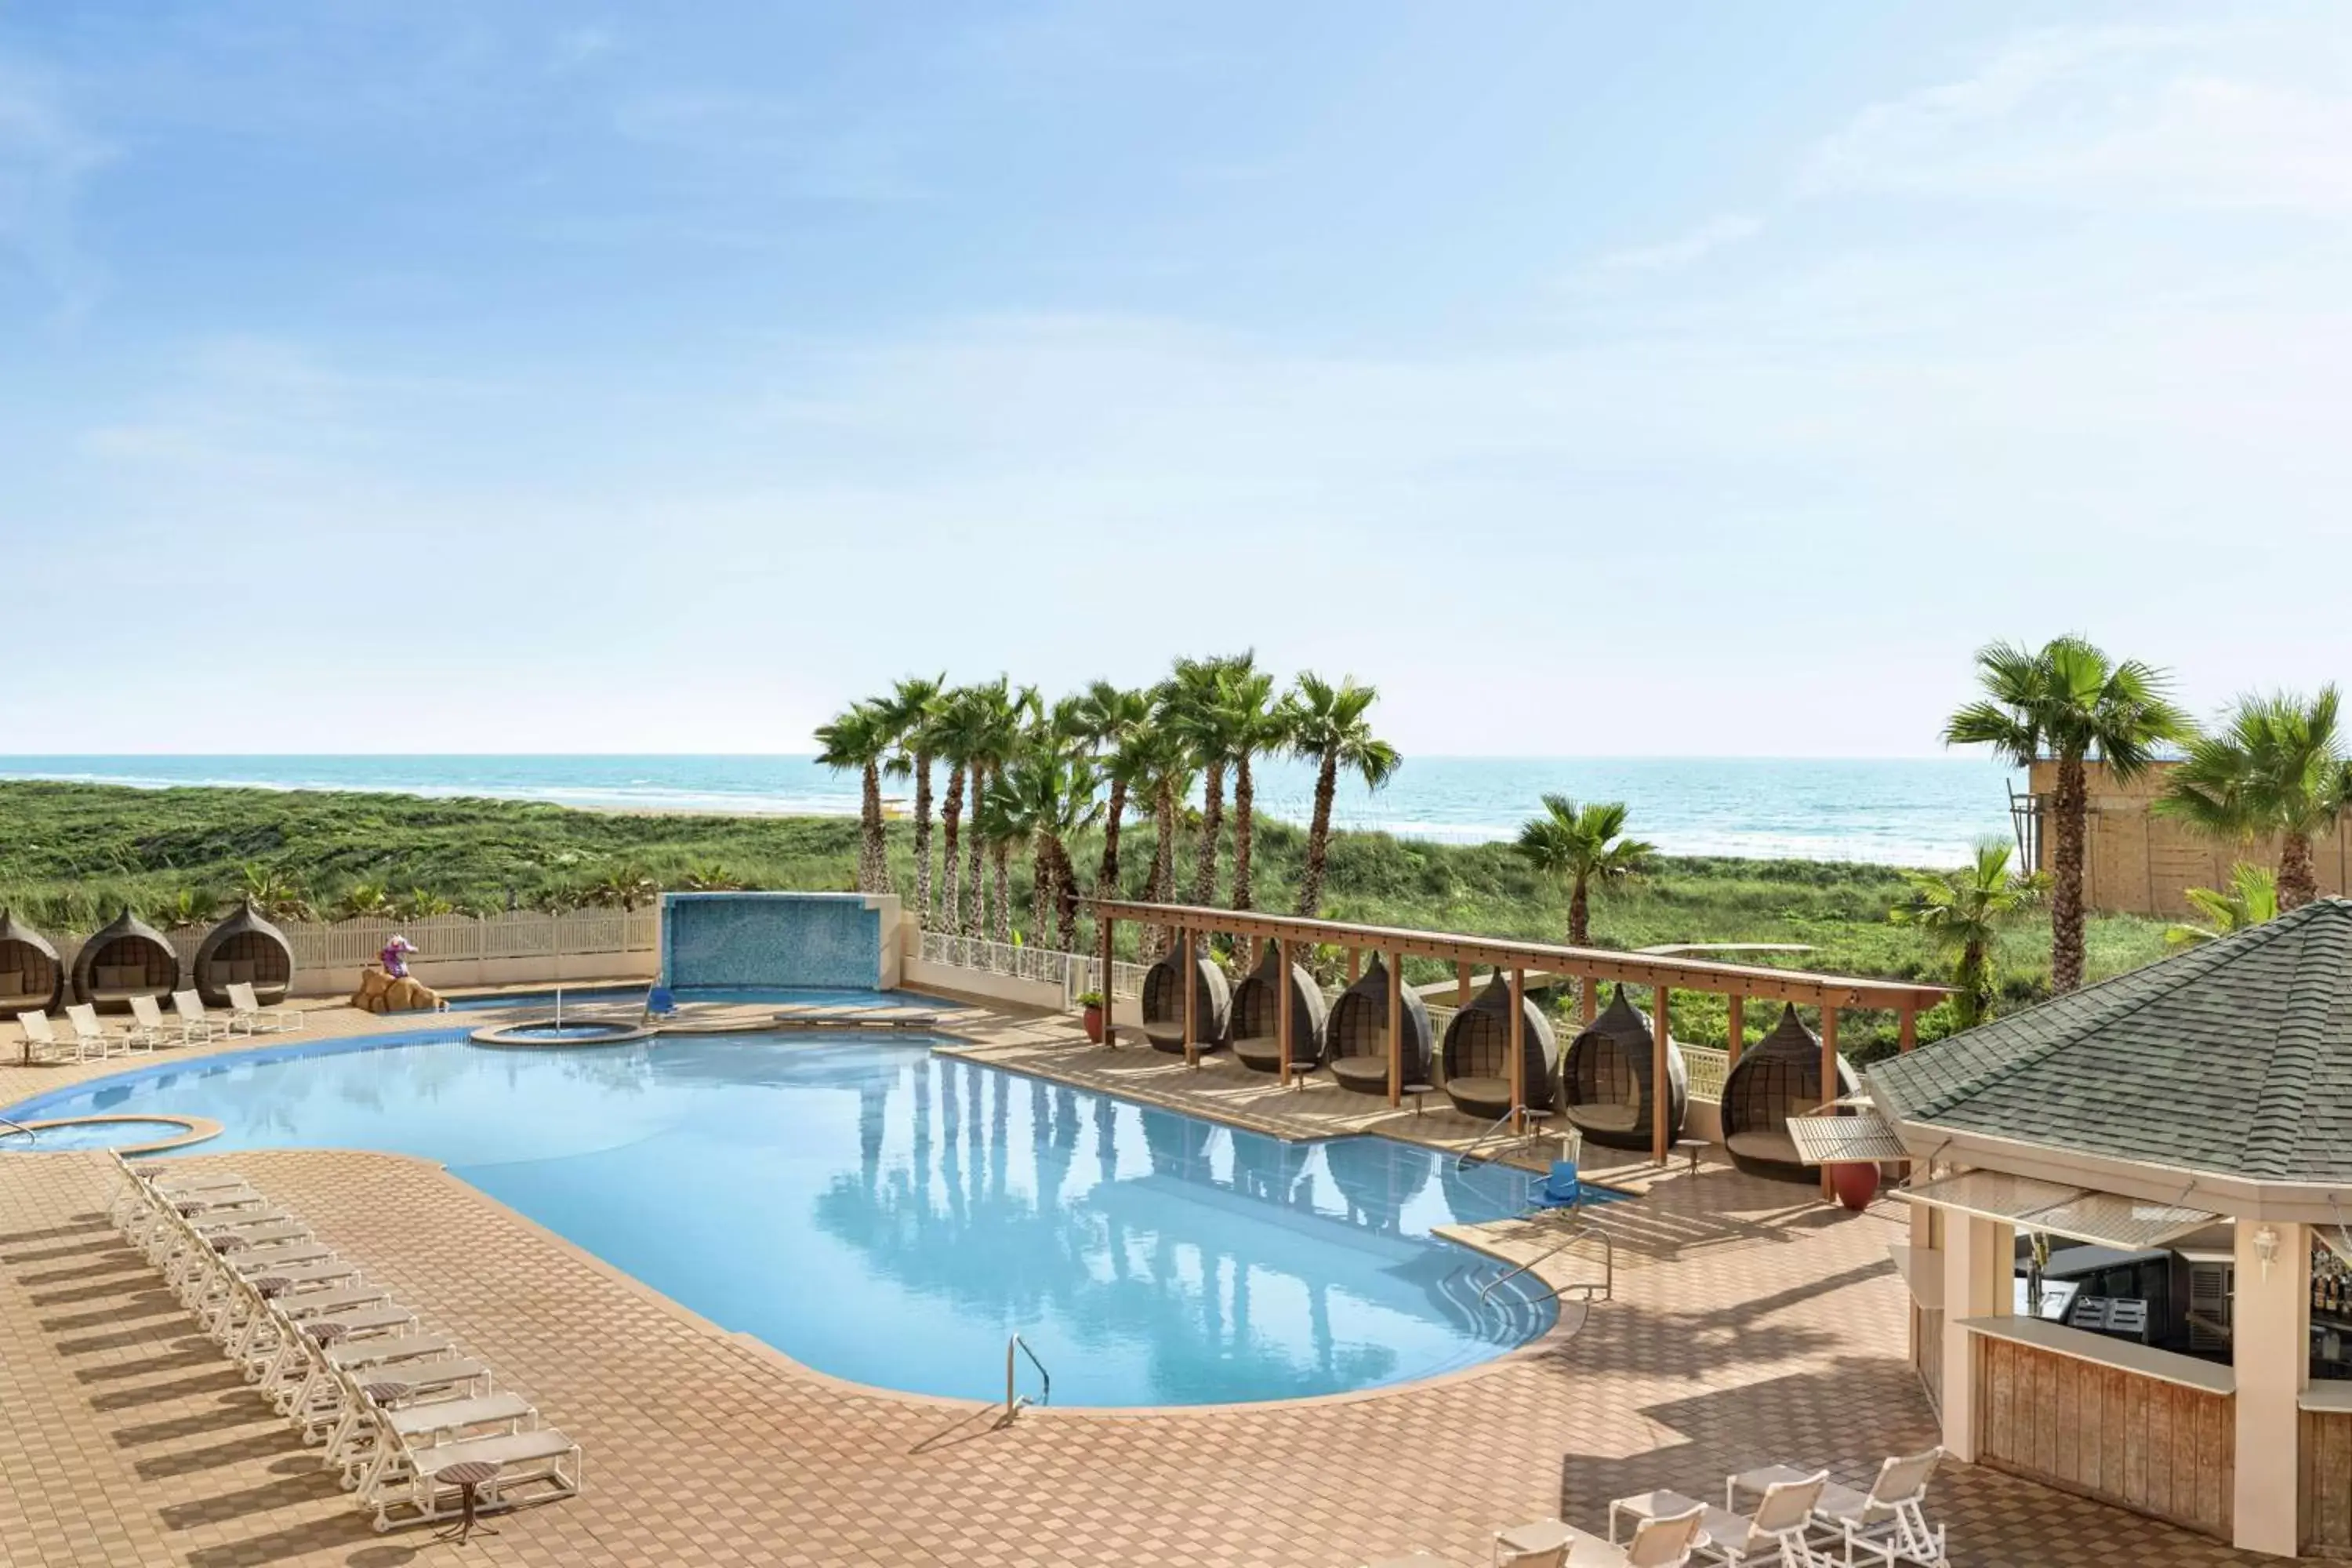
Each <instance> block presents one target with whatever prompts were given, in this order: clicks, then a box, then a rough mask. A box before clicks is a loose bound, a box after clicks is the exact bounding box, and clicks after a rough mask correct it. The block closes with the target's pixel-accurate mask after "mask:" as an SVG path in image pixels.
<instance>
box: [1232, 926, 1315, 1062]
mask: <svg viewBox="0 0 2352 1568" xmlns="http://www.w3.org/2000/svg"><path fill="white" fill-rule="evenodd" d="M1259 946H1260V948H1261V950H1262V951H1261V952H1259V954H1258V961H1257V967H1256V968H1255V969H1254V970H1252V971H1250V973H1248V974H1247V975H1246V976H1245V977H1244V979H1243V981H1242V983H1241V984H1239V985H1236V986H1234V1011H1233V1024H1232V1031H1233V1040H1234V1060H1235V1061H1237V1062H1239V1063H1241V1064H1242V1065H1243V1066H1244V1067H1245V1068H1255V1069H1256V1070H1257V1071H1259V1072H1280V1071H1281V1070H1282V1068H1283V1064H1284V1063H1286V1062H1287V1063H1288V1064H1289V1066H1290V1070H1291V1071H1293V1072H1306V1071H1309V1070H1311V1069H1313V1068H1316V1067H1318V1066H1320V1065H1321V1063H1322V1061H1323V1040H1324V1022H1325V1018H1324V1002H1323V988H1322V987H1321V986H1319V985H1318V984H1315V976H1314V975H1313V974H1312V973H1309V972H1308V971H1307V967H1306V966H1305V965H1304V964H1298V963H1285V962H1284V961H1283V960H1284V957H1285V952H1284V948H1283V945H1282V943H1280V942H1262V943H1260V944H1259ZM1285 985H1287V987H1288V989H1289V992H1290V994H1289V995H1288V996H1285V995H1284V994H1282V992H1283V988H1284V986H1285Z"/></svg>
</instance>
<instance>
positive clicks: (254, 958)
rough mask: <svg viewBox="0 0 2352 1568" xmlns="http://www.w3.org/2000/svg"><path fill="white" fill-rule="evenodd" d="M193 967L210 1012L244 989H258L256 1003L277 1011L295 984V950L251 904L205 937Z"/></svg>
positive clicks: (200, 943)
mask: <svg viewBox="0 0 2352 1568" xmlns="http://www.w3.org/2000/svg"><path fill="white" fill-rule="evenodd" d="M188 967H189V969H190V970H191V971H192V972H193V973H192V976H191V978H193V979H194V982H195V985H196V992H197V994H199V995H201V996H203V997H204V999H205V1006H207V1007H226V1006H227V1005H228V988H229V987H230V986H232V985H236V984H248V985H251V986H252V987H253V994H254V997H255V999H256V1000H257V1001H259V1002H262V1003H264V1004H267V1005H276V1004H278V1003H280V1002H283V1001H285V1000H286V993H287V992H288V990H289V989H290V988H291V987H292V985H293V984H294V947H293V944H292V943H290V942H288V941H287V940H286V933H285V932H284V931H279V930H278V928H277V927H276V926H274V925H271V924H270V923H269V922H268V921H266V920H263V919H262V918H261V914H260V911H259V910H256V909H255V908H254V907H253V905H252V903H251V901H250V900H248V901H247V902H245V903H242V904H239V905H238V906H237V910H236V913H235V914H233V915H231V916H229V917H228V919H226V920H225V921H221V923H220V924H218V925H216V926H215V927H213V929H212V930H211V931H206V932H205V940H204V941H203V942H198V943H197V944H196V956H195V960H194V963H190V964H189V965H188Z"/></svg>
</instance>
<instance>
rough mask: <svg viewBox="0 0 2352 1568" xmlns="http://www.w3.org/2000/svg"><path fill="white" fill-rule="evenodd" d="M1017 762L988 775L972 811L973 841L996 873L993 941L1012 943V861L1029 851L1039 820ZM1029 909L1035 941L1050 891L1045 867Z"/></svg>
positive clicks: (1040, 871)
mask: <svg viewBox="0 0 2352 1568" xmlns="http://www.w3.org/2000/svg"><path fill="white" fill-rule="evenodd" d="M1020 765H1021V764H1020V763H1019V762H1018V761H1016V762H1013V763H1010V764H1008V765H1007V766H1005V767H1002V768H999V769H998V770H997V771H996V772H995V773H992V774H990V775H989V780H988V784H987V785H986V787H985V788H984V789H982V792H981V796H980V804H979V805H978V806H976V807H975V808H974V809H973V811H972V816H971V826H972V842H973V843H974V844H976V845H982V846H984V847H986V850H987V854H988V858H989V860H990V862H991V863H992V865H993V866H994V868H995V871H996V931H995V932H994V933H993V940H995V941H997V942H1011V941H1012V940H1013V909H1012V903H1013V900H1012V869H1011V867H1012V860H1013V852H1014V851H1015V850H1020V849H1026V848H1028V847H1030V845H1031V844H1032V843H1033V842H1034V839H1035V836H1036V830H1037V824H1036V817H1035V816H1034V812H1033V811H1032V809H1031V807H1030V804H1029V802H1028V800H1027V799H1026V798H1024V795H1023V793H1022V791H1021V789H1020V787H1019V785H1018V782H1017V779H1016V773H1017V770H1018V769H1019V767H1020ZM1033 884H1034V886H1033V891H1032V895H1031V898H1030V907H1029V936H1030V938H1031V939H1032V940H1033V941H1034V939H1035V937H1036V934H1037V931H1038V929H1039V928H1040V927H1041V926H1043V925H1044V924H1045V897H1046V893H1047V888H1046V885H1045V876H1044V873H1043V870H1042V868H1040V869H1039V870H1038V872H1037V874H1036V875H1035V876H1034V878H1033Z"/></svg>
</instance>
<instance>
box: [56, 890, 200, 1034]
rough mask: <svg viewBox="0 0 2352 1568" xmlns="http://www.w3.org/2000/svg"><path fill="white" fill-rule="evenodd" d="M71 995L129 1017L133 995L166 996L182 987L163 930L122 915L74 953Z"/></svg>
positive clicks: (127, 913) (125, 913)
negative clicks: (72, 989)
mask: <svg viewBox="0 0 2352 1568" xmlns="http://www.w3.org/2000/svg"><path fill="white" fill-rule="evenodd" d="M73 988H74V994H75V995H77V996H79V997H80V998H81V999H82V1000H83V1001H85V1002H88V1003H89V1004H91V1005H93V1006H96V1007H99V1008H101V1009H103V1010H105V1011H108V1012H116V1013H127V1012H129V1011H130V1010H131V998H132V997H133V996H153V997H156V998H158V999H159V1000H160V999H161V998H163V997H166V996H169V995H170V994H172V993H173V992H174V991H176V990H178V989H179V988H180V955H179V953H178V952H176V951H175V950H174V949H173V946H172V944H171V942H169V941H167V940H166V939H165V937H164V935H163V932H162V931H157V930H156V929H155V928H154V927H153V926H151V925H149V924H148V923H147V922H146V921H142V920H141V919H140V918H139V917H138V916H136V915H134V914H132V913H131V911H130V910H123V911H122V913H121V917H120V918H118V919H117V920H116V921H115V922H114V923H113V924H112V925H110V926H108V927H107V928H106V929H105V930H104V931H100V932H98V933H97V934H96V935H94V936H92V937H91V938H90V939H89V941H88V942H83V943H82V944H81V951H80V952H78V953H76V954H74V962H73Z"/></svg>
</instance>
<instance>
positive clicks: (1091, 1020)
mask: <svg viewBox="0 0 2352 1568" xmlns="http://www.w3.org/2000/svg"><path fill="white" fill-rule="evenodd" d="M1086 1023H1087V1039H1089V1040H1092V1041H1093V1042H1094V1043H1095V1044H1096V1045H1098V1046H1099V1045H1101V1044H1102V1040H1103V1030H1102V1009H1101V1008H1100V1007H1089V1008H1087V1016H1086Z"/></svg>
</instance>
